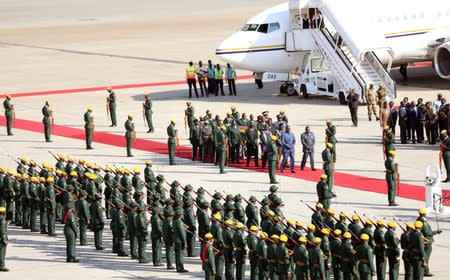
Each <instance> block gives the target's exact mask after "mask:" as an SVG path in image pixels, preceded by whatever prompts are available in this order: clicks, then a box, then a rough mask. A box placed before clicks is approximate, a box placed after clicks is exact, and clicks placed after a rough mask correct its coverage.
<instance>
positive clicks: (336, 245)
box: [330, 229, 344, 280]
mask: <svg viewBox="0 0 450 280" xmlns="http://www.w3.org/2000/svg"><path fill="white" fill-rule="evenodd" d="M341 234H342V232H341V230H340V229H335V230H334V231H333V235H332V236H331V240H330V253H331V256H332V258H331V268H332V269H333V279H335V280H342V279H344V278H343V276H344V275H343V274H342V266H341V262H342V258H341V247H342V241H341V239H340V238H341Z"/></svg>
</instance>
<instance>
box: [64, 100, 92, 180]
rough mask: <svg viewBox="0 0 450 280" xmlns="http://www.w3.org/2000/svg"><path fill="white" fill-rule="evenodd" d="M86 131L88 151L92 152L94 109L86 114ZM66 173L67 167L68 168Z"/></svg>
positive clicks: (90, 108) (90, 109)
mask: <svg viewBox="0 0 450 280" xmlns="http://www.w3.org/2000/svg"><path fill="white" fill-rule="evenodd" d="M84 131H85V133H86V149H87V150H92V149H93V148H92V134H93V133H94V116H92V107H91V106H89V107H88V108H87V111H86V113H84ZM66 172H67V173H70V172H68V171H67V166H66Z"/></svg>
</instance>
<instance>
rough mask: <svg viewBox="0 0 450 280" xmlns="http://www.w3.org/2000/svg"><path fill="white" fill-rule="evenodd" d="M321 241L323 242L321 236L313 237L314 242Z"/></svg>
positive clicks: (318, 242)
mask: <svg viewBox="0 0 450 280" xmlns="http://www.w3.org/2000/svg"><path fill="white" fill-rule="evenodd" d="M321 242H322V239H320V237H314V239H313V243H314V244H320V243H321Z"/></svg>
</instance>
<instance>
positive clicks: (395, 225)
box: [387, 221, 397, 228]
mask: <svg viewBox="0 0 450 280" xmlns="http://www.w3.org/2000/svg"><path fill="white" fill-rule="evenodd" d="M387 225H388V227H389V228H396V227H397V223H396V222H394V221H389V222H388V223H387Z"/></svg>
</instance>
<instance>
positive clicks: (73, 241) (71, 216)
mask: <svg viewBox="0 0 450 280" xmlns="http://www.w3.org/2000/svg"><path fill="white" fill-rule="evenodd" d="M74 208H75V205H73V204H72V203H69V204H67V205H66V209H65V210H66V216H65V217H64V236H65V237H66V261H67V262H72V263H77V262H79V260H77V258H76V246H77V235H78V226H77V219H76V215H75V213H74V212H73V209H74Z"/></svg>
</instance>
